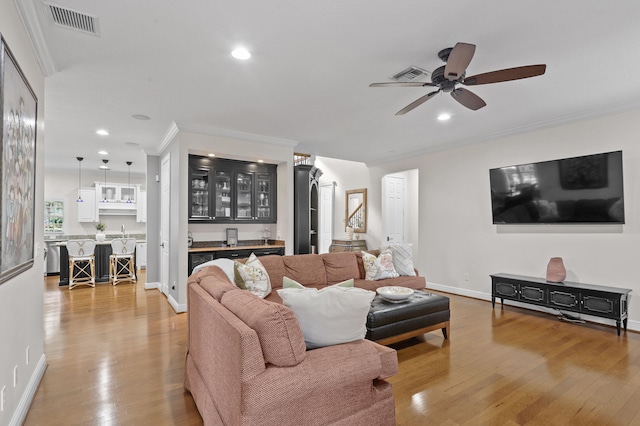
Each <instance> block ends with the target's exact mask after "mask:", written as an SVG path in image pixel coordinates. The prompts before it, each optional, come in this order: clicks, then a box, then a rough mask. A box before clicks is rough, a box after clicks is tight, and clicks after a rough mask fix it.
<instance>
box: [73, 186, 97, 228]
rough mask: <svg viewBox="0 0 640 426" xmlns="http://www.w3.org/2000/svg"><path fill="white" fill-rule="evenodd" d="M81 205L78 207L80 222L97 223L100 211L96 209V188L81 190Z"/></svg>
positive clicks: (78, 204)
mask: <svg viewBox="0 0 640 426" xmlns="http://www.w3.org/2000/svg"><path fill="white" fill-rule="evenodd" d="M80 196H81V197H82V202H81V203H76V205H77V207H78V222H97V221H98V209H97V207H96V190H95V189H94V188H82V189H80Z"/></svg>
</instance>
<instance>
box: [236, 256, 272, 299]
mask: <svg viewBox="0 0 640 426" xmlns="http://www.w3.org/2000/svg"><path fill="white" fill-rule="evenodd" d="M234 268H235V281H236V285H237V286H238V287H240V288H241V289H244V290H249V291H250V292H251V293H253V294H255V295H256V296H258V297H260V298H263V299H264V298H265V297H267V296H268V295H269V293H271V281H270V280H269V274H268V273H267V270H266V269H265V267H264V266H262V263H261V262H260V260H259V259H258V257H257V256H256V255H255V254H253V253H251V256H249V258H248V259H247V261H246V263H241V262H235V263H234Z"/></svg>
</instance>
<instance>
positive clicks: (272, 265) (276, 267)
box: [260, 255, 286, 289]
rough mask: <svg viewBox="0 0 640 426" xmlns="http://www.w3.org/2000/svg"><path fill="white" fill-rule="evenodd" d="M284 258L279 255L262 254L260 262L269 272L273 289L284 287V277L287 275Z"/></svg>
mask: <svg viewBox="0 0 640 426" xmlns="http://www.w3.org/2000/svg"><path fill="white" fill-rule="evenodd" d="M283 258H284V257H283V256H279V255H269V256H260V262H262V266H264V269H266V270H267V274H269V279H270V280H271V288H272V289H277V288H282V278H284V276H285V275H286V273H285V269H284V261H283V260H282V259H283Z"/></svg>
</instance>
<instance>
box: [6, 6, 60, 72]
mask: <svg viewBox="0 0 640 426" xmlns="http://www.w3.org/2000/svg"><path fill="white" fill-rule="evenodd" d="M13 3H14V4H15V5H16V9H17V10H18V15H20V19H21V20H22V23H23V25H24V27H25V28H26V30H27V33H28V34H29V38H30V39H31V44H33V48H34V50H35V52H36V57H37V58H38V63H39V64H40V68H41V69H42V72H43V74H44V76H45V77H51V76H52V75H53V74H55V73H56V72H57V69H56V64H55V62H54V61H53V58H52V57H51V52H50V51H49V46H47V42H46V38H45V36H44V33H43V32H42V26H41V25H40V20H39V19H38V14H37V12H36V9H35V5H34V3H35V2H34V1H32V0H13Z"/></svg>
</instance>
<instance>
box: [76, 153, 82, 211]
mask: <svg viewBox="0 0 640 426" xmlns="http://www.w3.org/2000/svg"><path fill="white" fill-rule="evenodd" d="M76 160H78V199H77V200H76V202H77V203H82V202H84V200H83V199H82V193H81V192H80V188H81V187H82V167H81V165H82V160H84V157H76Z"/></svg>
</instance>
